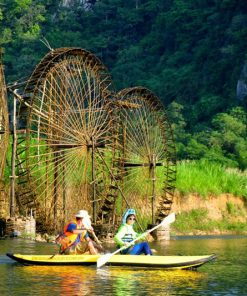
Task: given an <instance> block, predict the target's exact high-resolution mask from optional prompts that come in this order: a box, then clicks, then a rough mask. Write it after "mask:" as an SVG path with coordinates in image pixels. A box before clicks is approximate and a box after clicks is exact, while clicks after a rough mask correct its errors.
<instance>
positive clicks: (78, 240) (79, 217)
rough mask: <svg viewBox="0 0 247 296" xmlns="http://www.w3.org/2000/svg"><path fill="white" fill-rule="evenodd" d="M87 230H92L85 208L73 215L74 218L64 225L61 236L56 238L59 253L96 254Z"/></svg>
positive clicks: (94, 245)
mask: <svg viewBox="0 0 247 296" xmlns="http://www.w3.org/2000/svg"><path fill="white" fill-rule="evenodd" d="M89 232H93V228H92V226H91V220H90V216H89V215H88V212H87V211H85V210H80V211H79V212H78V213H77V214H76V215H75V220H74V221H70V222H69V223H67V224H66V225H65V227H64V231H63V234H62V236H60V237H59V238H58V239H57V243H59V244H60V246H61V247H60V253H61V254H84V253H86V252H89V253H90V254H91V255H96V254H98V251H97V247H96V244H95V243H94V242H93V241H92V240H91V239H90V237H89Z"/></svg>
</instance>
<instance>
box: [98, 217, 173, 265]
mask: <svg viewBox="0 0 247 296" xmlns="http://www.w3.org/2000/svg"><path fill="white" fill-rule="evenodd" d="M174 221H175V214H174V213H172V214H170V215H168V216H167V217H166V218H165V219H164V220H163V221H162V222H161V223H160V224H158V225H156V226H155V227H153V228H152V229H150V230H147V231H146V232H144V233H143V234H141V235H140V236H138V237H137V238H136V239H134V240H133V241H132V242H130V243H128V244H127V245H125V246H123V247H121V248H120V249H118V250H116V251H115V252H113V253H110V254H105V255H103V256H101V257H100V258H99V259H98V260H97V268H100V267H102V266H103V265H105V264H106V263H107V261H109V260H110V258H111V257H112V256H113V255H115V254H117V253H119V252H121V251H122V250H124V249H127V248H128V247H130V246H131V245H133V243H135V242H136V241H138V240H139V239H142V238H143V237H145V236H146V235H147V234H149V233H150V232H152V231H154V230H155V229H157V228H159V227H161V226H166V225H169V224H171V223H173V222H174Z"/></svg>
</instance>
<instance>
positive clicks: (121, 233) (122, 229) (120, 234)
mask: <svg viewBox="0 0 247 296" xmlns="http://www.w3.org/2000/svg"><path fill="white" fill-rule="evenodd" d="M125 234H126V227H125V225H121V226H120V227H119V229H118V232H117V234H116V235H115V236H114V241H115V242H116V244H117V245H118V246H120V247H122V246H124V245H125V242H123V241H122V238H123V237H124V236H125Z"/></svg>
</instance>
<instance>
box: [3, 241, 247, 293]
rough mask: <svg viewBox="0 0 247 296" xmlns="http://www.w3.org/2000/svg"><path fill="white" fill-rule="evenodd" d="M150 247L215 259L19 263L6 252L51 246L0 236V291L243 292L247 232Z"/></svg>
mask: <svg viewBox="0 0 247 296" xmlns="http://www.w3.org/2000/svg"><path fill="white" fill-rule="evenodd" d="M152 247H153V248H155V249H156V250H157V251H158V253H159V254H167V255H177V254H183V255H206V254H211V253H216V254H217V255H218V259H217V260H216V261H214V262H213V263H208V264H206V265H204V266H202V267H200V268H199V269H198V271H164V270H148V269H131V268H119V267H104V268H103V269H100V270H96V268H95V267H76V266H74V267H73V266H72V267H46V266H43V267H42V266H22V265H20V264H18V263H14V261H12V260H11V259H8V258H7V257H6V256H5V253H6V252H14V253H27V254H28V253H29V254H30V253H32V254H34V253H37V254H38V253H39V254H47V253H49V254H53V253H56V249H57V248H56V246H54V245H52V244H45V243H35V242H30V241H28V240H21V239H8V240H0V295H1V296H5V295H11V296H12V295H18V296H19V295H44V296H45V295H49V296H53V295H118V296H122V295H125V296H126V295H165V296H168V295H169V296H170V295H183V296H186V295H193V296H196V295H210V296H211V295H214V296H216V295H229V296H232V295H241V296H245V295H247V256H246V253H247V237H224V238H223V237H208V238H191V237H188V238H183V239H181V238H180V239H176V240H171V241H170V242H163V243H159V244H153V245H152ZM109 248H111V246H109Z"/></svg>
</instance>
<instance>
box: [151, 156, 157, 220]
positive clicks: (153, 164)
mask: <svg viewBox="0 0 247 296" xmlns="http://www.w3.org/2000/svg"><path fill="white" fill-rule="evenodd" d="M155 168H156V159H155V154H153V155H152V168H151V169H152V224H153V225H154V223H155V221H154V220H155V219H154V216H155V200H156V192H155V185H156V184H155V182H156V178H155Z"/></svg>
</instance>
